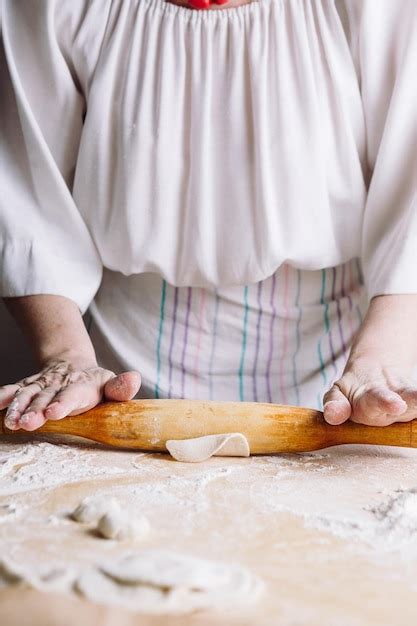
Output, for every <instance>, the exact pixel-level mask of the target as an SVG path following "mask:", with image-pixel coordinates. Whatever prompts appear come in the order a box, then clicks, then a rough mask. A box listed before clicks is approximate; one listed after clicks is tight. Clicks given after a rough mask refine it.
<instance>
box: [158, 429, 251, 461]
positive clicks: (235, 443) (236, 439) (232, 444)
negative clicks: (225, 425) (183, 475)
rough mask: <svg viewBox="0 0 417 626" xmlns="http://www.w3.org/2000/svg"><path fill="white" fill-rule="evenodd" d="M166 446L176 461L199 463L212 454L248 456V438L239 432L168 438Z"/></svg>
mask: <svg viewBox="0 0 417 626" xmlns="http://www.w3.org/2000/svg"><path fill="white" fill-rule="evenodd" d="M165 445H166V448H167V450H168V452H169V453H170V454H171V456H173V457H174V459H175V460H176V461H182V462H183V463H201V462H202V461H207V459H209V458H210V457H212V456H245V457H247V456H249V455H250V448H249V443H248V440H247V439H246V437H245V436H244V435H242V434H241V433H226V434H223V435H206V436H204V437H195V438H193V439H169V440H168V441H167V442H166V444H165Z"/></svg>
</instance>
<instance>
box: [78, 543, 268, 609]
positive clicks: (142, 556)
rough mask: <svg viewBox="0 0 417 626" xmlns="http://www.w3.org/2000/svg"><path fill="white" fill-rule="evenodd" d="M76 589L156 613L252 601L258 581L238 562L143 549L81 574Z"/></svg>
mask: <svg viewBox="0 0 417 626" xmlns="http://www.w3.org/2000/svg"><path fill="white" fill-rule="evenodd" d="M76 588H77V590H78V592H79V593H81V594H83V595H84V596H86V597H87V598H89V599H90V600H92V601H94V602H97V603H100V604H106V605H116V606H123V608H127V609H130V610H133V611H142V612H146V613H159V614H175V613H178V614H186V613H190V612H192V611H195V610H197V609H212V610H216V609H217V610H218V609H231V608H234V607H236V606H241V605H242V606H243V605H244V606H247V605H248V603H249V604H251V603H253V602H254V601H256V600H257V599H258V597H259V594H260V592H261V591H262V589H263V584H262V583H261V581H260V580H259V579H258V578H256V577H255V576H253V574H252V573H251V572H250V571H249V570H247V569H245V568H243V567H241V566H239V565H227V564H226V563H220V562H216V561H207V560H205V559H198V558H194V557H191V556H187V555H183V554H178V553H175V552H171V551H169V550H166V551H165V550H144V551H142V552H140V553H136V554H134V555H128V556H127V557H124V558H122V559H121V560H120V561H119V562H116V563H114V562H111V563H109V564H108V565H102V566H100V567H99V568H98V569H91V570H89V571H87V572H85V573H84V574H83V575H82V576H81V577H80V578H79V579H78V580H77V583H76Z"/></svg>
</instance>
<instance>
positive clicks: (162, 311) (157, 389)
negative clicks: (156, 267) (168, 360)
mask: <svg viewBox="0 0 417 626" xmlns="http://www.w3.org/2000/svg"><path fill="white" fill-rule="evenodd" d="M166 291H167V284H166V281H165V280H162V290H161V304H160V308H159V328H158V340H157V342H156V385H155V398H159V393H160V387H159V386H160V382H161V342H162V335H163V331H164V319H165V300H166Z"/></svg>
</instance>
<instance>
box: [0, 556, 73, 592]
mask: <svg viewBox="0 0 417 626" xmlns="http://www.w3.org/2000/svg"><path fill="white" fill-rule="evenodd" d="M76 575H77V574H76V572H75V571H74V570H73V569H70V568H68V567H66V566H53V565H42V566H39V565H38V564H36V565H24V566H23V565H18V564H16V563H13V562H12V561H10V560H8V559H5V558H3V559H2V560H0V589H1V588H2V587H7V586H8V585H23V586H27V587H30V588H32V589H37V590H39V591H55V592H64V591H67V592H68V591H69V590H70V589H71V587H72V585H73V584H74V580H75V578H76Z"/></svg>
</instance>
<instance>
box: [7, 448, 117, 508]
mask: <svg viewBox="0 0 417 626" xmlns="http://www.w3.org/2000/svg"><path fill="white" fill-rule="evenodd" d="M99 457H100V451H99V450H94V451H90V450H89V449H88V448H87V449H83V448H82V447H80V448H79V449H76V448H73V447H71V446H67V445H63V444H60V445H55V444H52V443H48V442H37V441H30V440H26V441H24V443H17V444H14V445H13V452H3V451H0V496H1V495H7V494H16V493H19V492H22V491H28V490H32V489H42V488H48V489H50V488H52V487H56V486H58V485H62V484H65V483H67V482H69V481H70V482H75V481H77V480H83V479H91V478H92V477H101V478H102V477H103V476H104V475H107V476H115V475H117V474H120V473H121V472H120V470H119V469H118V468H117V467H112V466H108V467H105V468H103V466H102V465H101V464H100V458H99Z"/></svg>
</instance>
